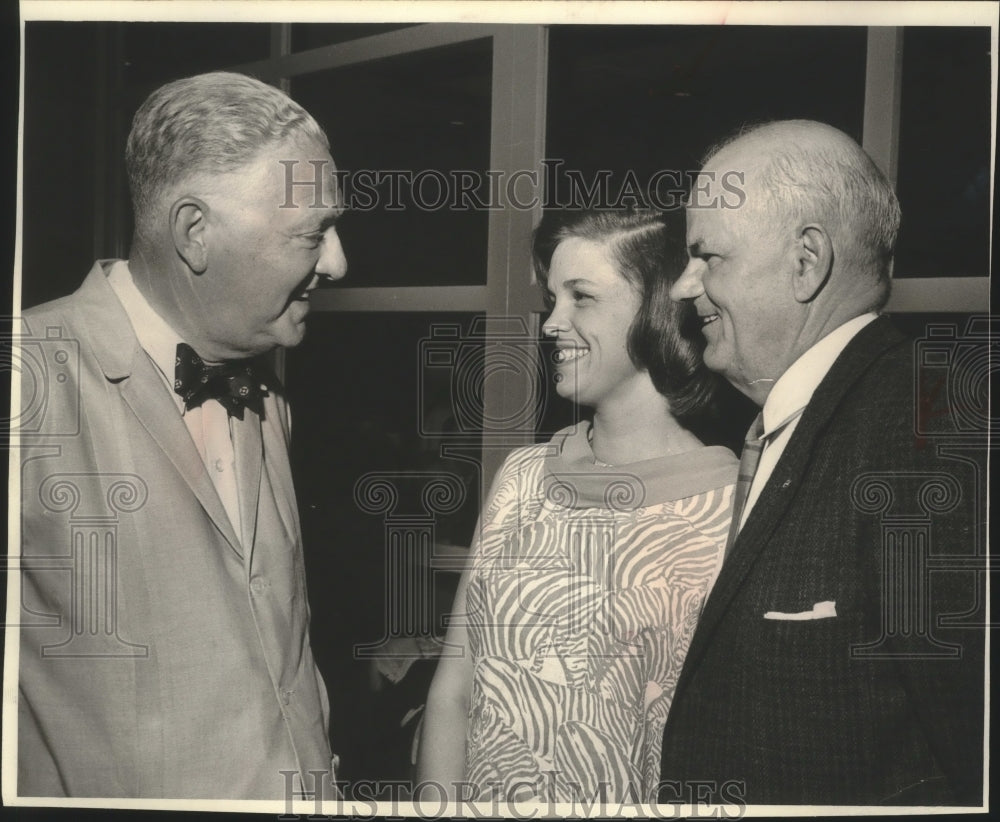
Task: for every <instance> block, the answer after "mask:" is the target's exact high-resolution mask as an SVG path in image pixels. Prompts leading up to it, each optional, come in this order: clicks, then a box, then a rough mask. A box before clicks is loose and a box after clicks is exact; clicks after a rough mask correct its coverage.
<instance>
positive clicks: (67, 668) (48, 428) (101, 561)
mask: <svg viewBox="0 0 1000 822" xmlns="http://www.w3.org/2000/svg"><path fill="white" fill-rule="evenodd" d="M108 270H110V262H107V261H105V262H99V263H97V264H95V266H94V268H93V269H92V270H91V272H90V274H89V275H88V276H87V279H86V281H85V282H84V283H83V285H82V287H81V288H80V289H79V290H78V291H77V292H76V293H75V294H73V295H71V296H69V297H66V298H63V299H60V300H56V301H54V302H51V303H47V304H45V305H43V306H40V307H38V308H36V309H32V310H30V311H28V312H25V316H24V319H25V322H26V325H27V329H28V330H30V340H28V341H26V343H25V345H24V347H23V349H22V350H23V355H22V361H23V362H24V363H26V365H25V368H24V369H23V377H22V384H21V386H22V399H23V402H22V406H23V407H24V408H25V409H26V410H25V411H24V413H22V416H21V426H20V433H21V440H22V441H21V449H20V469H21V471H20V480H21V500H22V507H21V518H20V525H21V536H22V540H21V544H22V551H23V556H22V572H21V574H20V576H19V580H20V584H21V591H20V597H21V631H20V670H19V683H18V685H19V687H18V699H19V704H18V754H19V758H18V765H19V769H18V793H19V794H20V795H22V796H38V795H42V796H98V797H179V798H247V799H254V798H273V799H284V798H285V796H286V790H288V789H290V788H296V789H297V788H298V787H299V783H298V780H299V777H300V775H301V779H302V780H304V781H305V785H306V787H307V788H311V787H312V784H313V776H311V775H309V774H308V772H309V771H317V770H319V771H329V770H330V760H331V754H330V745H329V739H328V730H327V725H328V721H329V705H328V702H327V693H326V688H325V686H324V684H323V680H322V677H321V675H320V673H319V671H318V669H317V667H316V664H315V662H314V660H313V655H312V651H311V649H310V645H309V634H308V628H309V608H308V603H307V600H306V585H305V575H304V568H303V560H302V539H301V532H300V528H299V519H298V512H297V510H296V505H295V493H294V489H293V486H292V476H291V470H290V467H289V463H288V450H287V446H288V433H289V432H288V414H287V407H286V405H285V402H284V399H283V398H282V397H280V396H277V395H275V394H274V393H273V392H272V393H271V394H270V395H269V396H268V397H267V398H266V400H265V403H264V409H265V413H264V417H263V420H262V419H261V418H260V417H258V416H257V415H256V414H254V413H252V412H247V413H246V415H245V419H244V420H243V421H242V422H241V421H239V420H237V419H235V418H234V420H233V423H234V447H235V451H236V460H237V476H238V485H239V496H240V509H241V518H242V523H241V525H242V531H243V534H244V541H243V542H240V540H239V539H238V538H237V536H236V534H235V533H234V530H233V528H232V526H231V524H230V522H229V519H228V517H227V515H226V512H225V509H224V508H223V506H222V502H221V501H220V499H219V497H218V495H217V493H216V491H215V487H214V486H213V484H212V481H211V479H210V477H209V476H208V473H207V471H206V469H205V466H204V464H203V462H202V459H201V457H200V455H199V454H198V452H197V449H196V448H195V446H194V443H193V441H192V439H191V436H190V434H189V433H188V430H187V428H186V427H185V425H184V422H183V420H182V419H181V417H180V416H179V415H178V413H177V409H176V407H175V405H174V402H173V400H172V398H171V396H170V394H169V389H168V388H167V387H166V386H165V385H164V383H163V380H162V378H161V377H160V376H159V374H158V373H157V372H156V370H155V366H154V365H153V364H152V362H151V361H150V360H149V358H148V357H147V355H146V354H145V352H144V351H143V349H142V348H141V347H140V345H139V343H138V341H137V339H136V337H135V334H134V332H133V330H132V326H131V324H130V322H129V319H128V317H127V315H126V314H125V312H124V309H123V308H122V307H121V305H120V303H119V302H118V300H117V298H116V297H115V295H114V292H113V291H112V290H111V288H110V286H109V285H108V283H107V280H106V274H107V271H108Z"/></svg>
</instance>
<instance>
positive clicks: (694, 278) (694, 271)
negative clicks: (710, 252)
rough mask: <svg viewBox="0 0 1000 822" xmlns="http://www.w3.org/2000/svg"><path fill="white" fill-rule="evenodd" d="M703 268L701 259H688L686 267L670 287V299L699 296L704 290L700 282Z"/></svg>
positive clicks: (677, 299)
mask: <svg viewBox="0 0 1000 822" xmlns="http://www.w3.org/2000/svg"><path fill="white" fill-rule="evenodd" d="M704 268H705V263H704V262H703V261H701V260H694V259H692V260H688V264H687V267H686V268H685V269H684V270H683V271H682V272H681V276H680V277H678V278H677V281H676V282H675V283H674V284H673V285H672V286H671V287H670V299H672V300H674V301H676V302H680V301H681V300H693V299H694V298H695V297H700V296H701V295H702V294H703V293H704V292H705V289H704V288H703V287H702V283H701V276H702V274H703V272H704Z"/></svg>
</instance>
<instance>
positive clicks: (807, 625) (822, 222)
mask: <svg viewBox="0 0 1000 822" xmlns="http://www.w3.org/2000/svg"><path fill="white" fill-rule="evenodd" d="M703 171H704V172H705V174H704V177H703V178H702V180H701V183H702V185H700V186H699V187H698V188H697V189H696V190H695V191H693V192H692V197H691V203H690V206H689V208H688V212H687V216H688V244H689V254H690V261H689V264H688V266H687V268H686V269H685V271H684V274H683V275H682V276H681V277H680V278H679V279H678V281H677V283H676V284H675V285H674V287H673V291H672V296H673V297H674V298H675V299H678V300H689V301H691V302H692V303H693V305H694V307H695V309H696V310H697V312H698V314H699V316H700V318H701V325H702V331H703V333H704V335H705V340H706V350H705V362H706V364H707V365H708V366H709V367H710V368H712V369H713V370H715V371H718V372H719V373H721V374H723V375H724V376H725V377H726V378H727V379H728V380H729V381H730V382H731V383H732V384H733V385H734V386H736V387H737V388H738V389H740V390H741V391H743V392H744V393H745V394H746V395H747V396H749V397H750V398H751V399H753V400H754V401H755V402H756V403H757V404H758V405H760V406H762V414H761V416H760V417H759V418H758V423H759V424H755V428H754V430H753V432H752V435H751V436H750V437H748V441H747V446H746V448H745V452H744V457H743V459H742V460H741V477H740V482H739V484H738V486H737V494H736V503H735V512H734V518H733V525H732V529H731V532H730V544H729V546H728V547H727V558H726V560H725V562H724V563H723V565H722V568H721V570H720V572H719V575H718V578H717V581H716V583H715V586H714V588H713V590H712V592H711V595H710V597H709V598H708V600H707V601H706V604H705V608H704V611H703V613H702V616H701V619H700V621H699V624H698V627H697V630H696V632H695V635H694V637H693V639H692V642H691V647H690V650H689V652H688V655H687V658H686V660H685V663H684V668H683V671H682V673H681V677H680V680H679V682H678V686H677V691H676V694H675V696H674V702H673V705H672V706H671V709H670V715H669V718H668V720H667V725H666V729H665V731H664V737H663V758H662V778H663V780H664V782H663V791H662V793H661V799H662V800H663V801H670V800H675V799H680V800H683V799H689V798H691V797H692V796H695V797H709V796H711V797H714V798H715V799H716V800H718V801H725V802H732V801H734V800H735V799H742V800H744V801H746V802H750V803H754V804H758V803H769V804H770V803H796V804H799V803H806V804H817V805H818V804H836V805H845V804H851V805H859V804H861V805H874V804H891V805H923V804H926V805H977V804H980V803H981V802H982V798H983V746H984V742H983V713H984V703H983V679H984V665H983V646H984V642H983V640H984V636H983V631H982V627H981V626H982V621H983V612H982V607H983V578H984V573H983V571H984V565H983V563H982V560H983V558H984V556H985V539H984V521H983V519H982V512H983V510H984V506H983V502H984V500H983V494H984V491H983V489H984V485H983V484H982V483H983V478H982V476H978V475H977V471H976V460H977V458H978V459H980V461H981V464H982V465H985V459H983V457H984V455H985V452H984V450H983V448H982V445H983V442H984V441H983V440H980V441H979V442H978V445H977V442H976V441H975V440H973V441H971V444H970V440H969V439H968V438H966V439H965V440H963V442H962V443H961V446H962V447H961V448H958V449H952V450H951V452H950V453H949V451H948V449H939V447H938V446H937V444H936V443H935V442H932V441H928V440H926V439H923V440H922V439H921V438H920V437H918V436H917V434H916V431H917V427H916V426H917V421H918V414H917V410H918V407H919V405H918V404H919V403H920V402H921V401H922V399H923V398H921V396H920V394H919V391H918V388H919V384H918V382H917V381H916V375H917V369H916V367H915V363H914V351H915V346H914V343H913V341H912V340H907V339H906V338H905V337H903V336H902V335H901V334H900V333H899V332H897V331H896V330H895V329H894V328H893V327H892V325H891V324H890V322H889V320H888V319H886V318H884V317H879V316H878V312H879V310H880V309H881V308H882V307H883V306H884V305H885V303H886V300H887V299H888V296H889V285H890V280H889V276H890V269H891V264H892V259H893V248H894V244H895V239H896V232H897V229H898V226H899V219H900V211H899V205H898V203H897V202H896V197H895V195H894V193H893V191H892V188H891V187H890V186H889V184H888V182H887V181H886V180H885V178H884V176H883V175H882V174H881V172H880V171H879V170H878V169H877V168H876V166H875V164H874V163H873V162H872V161H871V159H870V158H869V157H868V156H867V155H866V154H865V153H864V152H863V151H862V150H861V148H860V147H859V146H858V145H857V144H856V143H855V142H854V141H853V140H852V139H850V138H849V137H848V136H847V135H845V134H843V133H842V132H840V131H838V130H836V129H834V128H832V127H830V126H827V125H825V124H822V123H817V122H811V121H786V122H778V123H770V124H767V125H763V126H759V127H757V128H755V129H751V130H749V131H747V132H745V133H743V134H741V135H738V136H737V137H736V138H735V139H732V140H731V141H728V142H727V143H725V144H723V145H722V146H721V147H720V148H718V149H717V150H716V151H715V152H713V153H712V154H710V156H709V158H708V161H707V163H706V165H705V167H704V169H703ZM737 181H738V182H739V185H736V183H737ZM942 239H943V241H944V242H947V238H942ZM977 451H978V457H977ZM699 786H700V787H699Z"/></svg>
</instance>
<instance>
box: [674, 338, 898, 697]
mask: <svg viewBox="0 0 1000 822" xmlns="http://www.w3.org/2000/svg"><path fill="white" fill-rule="evenodd" d="M903 339H904V338H903V336H902V335H901V334H900V333H899V332H898V331H896V330H895V328H893V327H892V325H891V324H890V323H889V321H888V320H887V319H885V318H879V319H878V320H875V321H874V322H872V323H871V324H869V325H868V326H866V327H865V328H863V329H862V330H861V331H860V332H859V333H858V334H857V336H855V337H854V339H853V340H851V342H850V343H848V345H847V347H846V348H845V349H844V351H843V352H842V353H841V355H840V356H839V357H838V358H837V360H836V362H834V364H833V367H832V368H831V369H830V371H829V373H828V374H827V375H826V377H824V378H823V381H822V382H821V383H820V384H819V386H818V387H817V388H816V391H815V393H814V394H813V396H812V399H811V400H810V401H809V405H808V406H806V410H805V412H804V413H803V414H802V419H801V420H800V421H799V424H798V426H797V427H796V429H795V431H794V432H793V434H792V438H791V440H790V441H789V443H788V446H787V447H786V448H785V451H784V452H783V453H782V455H781V458H780V459H779V460H778V463H777V465H776V466H775V468H774V471H773V473H772V474H771V476H770V478H769V480H768V482H767V484H766V485H765V486H764V489H763V491H762V492H761V494H760V497H759V498H758V500H757V503H756V504H755V505H754V507H753V509H752V510H751V511H750V514H749V516H748V517H747V521H746V523H745V524H744V526H743V528H742V530H741V531H740V534H739V536H738V537H737V539H736V543H735V544H734V546H733V549H732V552H731V553H730V555H729V558H728V559H727V560H726V563H725V565H723V567H722V570H721V571H720V572H719V576H718V579H717V580H716V583H715V586H714V587H713V589H712V592H711V594H710V595H709V597H708V599H707V601H706V602H705V609H704V611H703V612H702V615H701V618H700V619H699V621H698V627H697V628H696V629H695V633H694V636H693V637H692V639H691V646H690V648H689V649H688V654H687V658H686V660H685V663H684V668H683V670H682V672H681V677H680V680H679V682H678V683H677V691H676V694H679V693H680V692H681V690H682V689H683V687H684V686H685V685H686V683H687V680H688V679H690V677H691V674H692V672H693V671H694V670H695V669H696V668H697V666H698V663H699V661H700V659H701V656H702V655H703V654H704V652H705V649H706V648H707V647H708V644H709V643H710V641H711V638H712V634H713V633H714V631H715V629H716V628H717V626H718V624H719V621H720V620H721V619H722V617H723V616H724V615H725V613H726V611H727V609H728V607H729V604H730V602H731V601H732V599H733V597H734V596H735V595H736V593H737V592H738V591H739V589H740V587H741V586H742V584H743V582H744V581H745V580H746V578H747V575H748V574H749V572H750V570H751V568H753V565H754V563H755V562H756V561H757V558H758V557H759V556H760V554H761V552H762V551H763V550H764V548H765V547H766V546H767V545H768V542H769V540H770V538H771V535H772V534H773V533H774V530H775V528H777V526H778V524H779V523H780V522H781V520H782V517H783V516H784V514H785V511H786V510H787V508H788V505H789V503H790V501H791V499H792V496H793V495H794V491H795V489H796V487H797V486H798V484H799V481H800V480H801V478H802V477H803V476H804V474H805V472H806V470H807V469H808V467H809V463H810V461H811V459H812V456H813V452H814V447H815V443H816V440H817V439H818V438H819V437H820V435H821V434H822V433H823V431H824V430H825V429H826V428H827V426H828V425H829V423H830V421H831V419H832V418H833V417H834V416H835V414H836V411H837V407H838V405H839V404H840V402H841V400H842V399H843V398H844V396H845V395H846V394H847V392H848V390H849V389H850V388H851V386H852V385H853V384H854V383H855V382H856V381H857V380H858V379H859V378H860V377H861V375H862V373H864V371H865V370H866V369H867V368H868V367H869V366H870V365H871V364H872V363H873V362H874V361H875V360H876V359H877V358H878V357H879V356H881V354H882V353H883V352H884V351H886V349H888V348H890V347H892V346H894V345H896V344H898V343H899V342H900V341H902V340H903ZM676 694H675V698H676Z"/></svg>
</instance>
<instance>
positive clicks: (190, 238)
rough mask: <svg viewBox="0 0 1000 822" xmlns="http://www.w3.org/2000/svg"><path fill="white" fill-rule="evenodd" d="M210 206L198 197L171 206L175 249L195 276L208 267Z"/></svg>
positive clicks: (171, 232)
mask: <svg viewBox="0 0 1000 822" xmlns="http://www.w3.org/2000/svg"><path fill="white" fill-rule="evenodd" d="M207 218H208V206H207V205H205V203H204V201H203V200H200V199H198V198H197V197H191V196H185V197H181V198H180V199H179V200H177V201H176V202H175V203H174V204H173V205H172V206H170V234H171V236H172V237H173V240H174V248H176V249H177V253H178V254H179V255H180V256H181V259H183V260H184V262H186V263H187V264H188V268H190V269H191V270H192V271H193V272H194V273H195V274H204V273H205V269H206V268H207V267H208V238H207V236H206V229H207V227H208V226H207V223H208V219H207Z"/></svg>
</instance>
